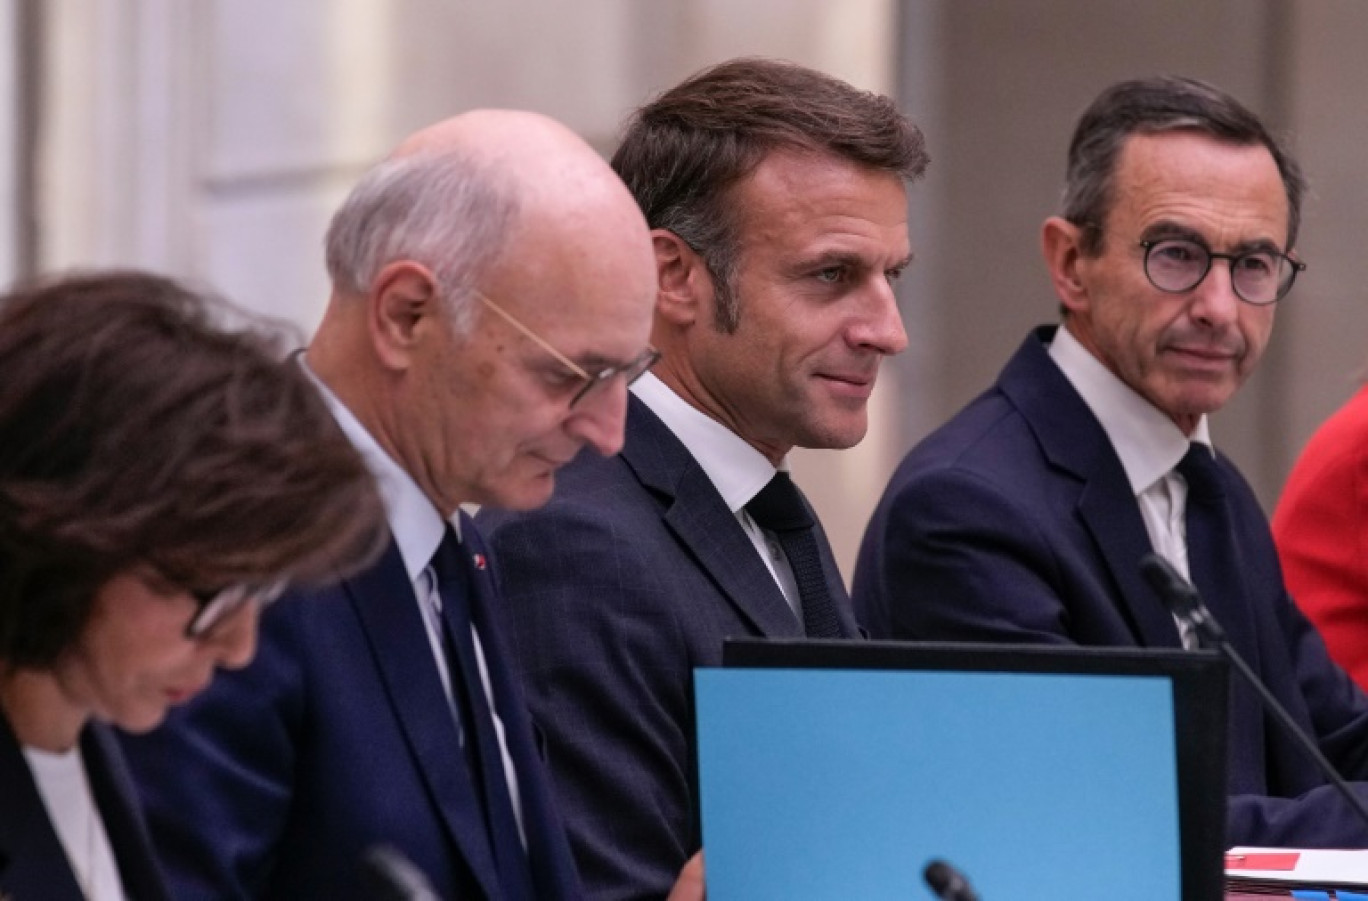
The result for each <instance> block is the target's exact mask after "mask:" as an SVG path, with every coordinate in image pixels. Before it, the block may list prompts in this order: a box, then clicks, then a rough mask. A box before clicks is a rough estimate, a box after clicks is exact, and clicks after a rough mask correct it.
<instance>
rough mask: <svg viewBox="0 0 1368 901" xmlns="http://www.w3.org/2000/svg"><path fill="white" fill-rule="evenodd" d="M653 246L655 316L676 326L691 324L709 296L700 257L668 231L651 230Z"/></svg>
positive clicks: (708, 281) (709, 286)
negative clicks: (654, 260)
mask: <svg viewBox="0 0 1368 901" xmlns="http://www.w3.org/2000/svg"><path fill="white" fill-rule="evenodd" d="M651 244H652V246H654V247H655V257H656V280H657V283H658V286H659V290H658V291H657V294H656V313H657V314H658V315H659V316H660V317H661V318H662V319H664V320H665V321H666V322H669V323H671V324H673V325H676V326H681V327H686V326H689V325H691V324H693V323H694V322H695V321H696V320H697V319H698V318H699V314H700V309H701V307H702V305H703V303H704V302H705V299H706V298H708V297H711V296H712V276H711V275H709V274H708V267H707V266H706V265H704V263H703V258H702V257H700V256H699V255H698V253H697V252H696V251H695V250H694V249H693V248H692V247H690V246H689V245H688V244H686V243H685V242H684V239H682V238H680V237H679V235H676V234H675V233H674V232H672V231H667V230H666V229H663V228H656V229H652V230H651Z"/></svg>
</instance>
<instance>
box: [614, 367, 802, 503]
mask: <svg viewBox="0 0 1368 901" xmlns="http://www.w3.org/2000/svg"><path fill="white" fill-rule="evenodd" d="M632 393H633V394H635V395H636V396H637V397H638V398H639V399H640V400H641V402H642V403H644V404H645V405H646V406H648V407H650V408H651V412H652V413H654V414H655V415H656V416H659V417H660V421H661V422H663V423H665V426H666V428H668V429H669V430H670V431H671V432H673V433H674V435H675V437H676V438H678V439H679V440H680V442H681V443H682V444H683V445H684V447H685V448H687V449H688V451H689V453H690V454H691V455H693V458H694V459H695V460H697V461H698V465H699V466H701V467H702V468H703V472H704V473H705V474H706V475H707V476H708V479H709V480H710V481H711V482H712V483H713V487H715V488H716V489H717V493H718V494H720V495H721V496H722V500H723V501H724V502H725V503H726V505H727V509H729V510H731V511H732V512H733V513H737V512H739V511H740V510H741V509H742V508H743V507H745V506H746V504H748V503H750V501H751V499H752V498H754V497H755V495H756V494H758V493H759V491H760V489H761V488H764V487H765V485H767V484H768V483H769V480H770V479H772V478H774V474H775V472H777V471H778V470H776V469H775V467H774V466H773V465H771V463H770V461H769V460H768V458H766V457H765V455H764V454H762V453H760V452H759V451H758V450H756V449H755V448H753V447H751V446H750V445H749V444H747V443H746V441H745V439H743V438H742V437H741V436H740V435H738V434H736V433H735V432H733V431H732V430H731V429H729V428H727V427H726V426H724V425H723V424H722V423H720V422H718V421H717V420H716V419H713V418H712V417H710V416H708V415H707V414H706V413H704V412H703V411H701V410H699V409H697V408H696V407H694V406H692V405H691V404H689V402H688V401H686V400H684V398H682V397H680V396H679V395H678V394H676V393H675V392H674V391H673V390H671V389H670V387H669V386H667V385H666V384H665V383H664V382H662V381H661V380H660V379H659V378H657V377H656V376H655V375H654V374H653V373H649V372H648V373H646V374H645V375H643V376H642V377H641V378H639V379H637V380H636V382H634V383H633V384H632ZM780 469H785V470H786V469H788V461H787V460H785V461H784V462H783V463H782V464H781V465H780Z"/></svg>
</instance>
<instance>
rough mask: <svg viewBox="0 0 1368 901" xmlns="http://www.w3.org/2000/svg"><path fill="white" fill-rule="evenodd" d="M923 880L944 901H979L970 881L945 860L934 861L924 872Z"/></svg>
mask: <svg viewBox="0 0 1368 901" xmlns="http://www.w3.org/2000/svg"><path fill="white" fill-rule="evenodd" d="M922 878H923V879H925V880H926V884H927V885H928V886H930V887H931V891H933V892H935V893H936V897H937V898H940V899H942V901H978V895H976V894H974V890H973V889H972V888H970V887H969V881H968V880H967V879H965V878H964V875H963V874H962V873H960V871H959V870H957V869H955V868H954V867H952V866H951V865H950V864H948V863H946V862H945V861H943V860H933V861H931V862H930V863H928V864H927V865H926V869H924V870H922Z"/></svg>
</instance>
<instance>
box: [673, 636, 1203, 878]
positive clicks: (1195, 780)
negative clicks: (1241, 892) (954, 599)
mask: <svg viewBox="0 0 1368 901" xmlns="http://www.w3.org/2000/svg"><path fill="white" fill-rule="evenodd" d="M695 701H696V704H697V724H698V725H697V735H696V741H697V752H698V754H697V759H698V769H699V786H700V792H699V794H700V808H701V809H700V813H701V816H702V828H703V846H704V851H705V860H706V869H707V881H708V897H709V899H710V901H732V899H746V901H763V899H768V898H775V899H785V901H790V899H812V901H819V899H827V898H830V899H850V898H859V899H862V901H878V899H899V901H907V899H916V898H929V897H931V895H930V893H929V890H928V889H927V888H926V886H925V884H924V882H923V881H922V871H923V869H924V867H925V866H926V864H927V863H928V862H930V861H931V860H935V859H944V860H946V861H949V862H950V863H952V864H953V865H954V866H956V867H957V868H959V869H960V870H961V871H962V872H963V873H964V874H965V875H966V876H967V877H968V879H969V881H970V882H971V883H972V884H974V886H975V888H976V889H977V890H978V893H979V895H980V897H981V898H982V899H983V901H1033V899H1041V901H1044V899H1050V901H1058V899H1065V898H1085V897H1096V898H1107V899H1108V901H1128V899H1134V901H1166V899H1171V901H1202V899H1212V901H1218V899H1220V898H1221V897H1222V892H1223V853H1224V849H1225V792H1226V788H1225V786H1226V703H1227V676H1226V663H1225V661H1224V660H1223V659H1222V658H1221V657H1220V656H1219V655H1217V654H1215V653H1214V652H1194V651H1179V650H1147V649H1121V648H1080V647H1059V646H1015V645H1012V646H1003V645H983V644H946V643H921V642H846V641H839V642H838V641H832V642H827V641H821V642H815V641H760V640H737V641H729V642H727V644H726V647H725V650H724V655H723V666H722V667H718V668H700V669H698V670H696V671H695Z"/></svg>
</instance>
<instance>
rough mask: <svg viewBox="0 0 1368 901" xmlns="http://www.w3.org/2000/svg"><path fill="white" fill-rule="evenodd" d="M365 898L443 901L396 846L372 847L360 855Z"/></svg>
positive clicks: (381, 900) (378, 900) (424, 876)
mask: <svg viewBox="0 0 1368 901" xmlns="http://www.w3.org/2000/svg"><path fill="white" fill-rule="evenodd" d="M361 879H362V885H363V886H364V887H365V890H366V891H365V892H364V897H366V898H371V899H374V901H441V899H440V898H438V897H437V890H436V889H434V888H433V887H432V883H431V882H429V881H428V878H427V876H426V875H424V873H423V871H422V870H420V869H419V868H418V865H417V864H415V863H414V862H413V861H411V860H409V859H408V858H407V857H406V856H404V853H403V852H402V851H400V850H398V849H397V848H395V847H394V846H393V845H372V846H371V847H370V848H367V849H366V852H365V853H364V854H362V855H361Z"/></svg>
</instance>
